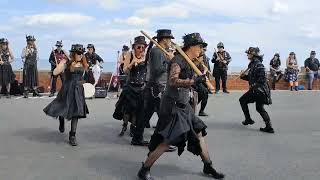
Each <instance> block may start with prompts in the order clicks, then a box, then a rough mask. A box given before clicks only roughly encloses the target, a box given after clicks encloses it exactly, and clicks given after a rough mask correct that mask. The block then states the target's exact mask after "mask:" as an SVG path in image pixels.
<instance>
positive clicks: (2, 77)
mask: <svg viewBox="0 0 320 180" xmlns="http://www.w3.org/2000/svg"><path fill="white" fill-rule="evenodd" d="M15 77H16V76H15V74H14V73H13V70H12V66H11V64H9V63H5V64H3V65H0V85H1V86H6V85H8V84H10V83H13V81H14V80H15Z"/></svg>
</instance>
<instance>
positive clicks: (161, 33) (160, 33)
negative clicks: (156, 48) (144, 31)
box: [157, 29, 174, 39]
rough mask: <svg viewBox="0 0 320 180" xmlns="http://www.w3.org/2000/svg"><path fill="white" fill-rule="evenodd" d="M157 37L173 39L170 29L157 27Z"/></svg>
mask: <svg viewBox="0 0 320 180" xmlns="http://www.w3.org/2000/svg"><path fill="white" fill-rule="evenodd" d="M159 38H170V39H174V37H173V35H172V33H171V30H170V29H159V30H157V39H159Z"/></svg>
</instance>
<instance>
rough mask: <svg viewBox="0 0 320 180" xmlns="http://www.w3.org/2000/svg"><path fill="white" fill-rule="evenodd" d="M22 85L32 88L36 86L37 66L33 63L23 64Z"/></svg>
mask: <svg viewBox="0 0 320 180" xmlns="http://www.w3.org/2000/svg"><path fill="white" fill-rule="evenodd" d="M23 84H24V87H28V88H34V87H37V86H38V68H37V65H36V64H34V63H30V64H28V63H25V64H24V66H23Z"/></svg>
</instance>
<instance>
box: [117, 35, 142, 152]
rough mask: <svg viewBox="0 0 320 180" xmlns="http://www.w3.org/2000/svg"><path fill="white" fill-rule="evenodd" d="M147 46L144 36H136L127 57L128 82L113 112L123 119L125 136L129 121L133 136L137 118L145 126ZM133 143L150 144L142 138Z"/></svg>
mask: <svg viewBox="0 0 320 180" xmlns="http://www.w3.org/2000/svg"><path fill="white" fill-rule="evenodd" d="M146 47H147V42H146V40H145V37H144V36H138V37H135V39H134V44H133V45H132V49H133V50H132V52H130V53H128V54H127V56H126V57H125V62H124V72H125V73H127V74H128V77H127V82H126V84H125V85H124V87H123V90H122V92H121V95H120V97H119V100H118V102H117V104H116V109H115V112H114V113H113V117H114V118H115V119H118V120H123V127H122V130H121V132H120V134H119V135H120V136H123V135H124V132H125V131H126V130H127V125H128V122H131V125H130V135H131V136H133V135H134V134H137V132H135V131H136V130H137V129H136V128H135V127H136V120H137V119H139V123H142V122H143V127H142V130H143V128H144V119H143V115H144V113H143V110H144V109H143V102H144V99H143V92H144V85H145V78H146V65H145V49H146ZM141 120H142V121H141ZM139 127H140V125H139ZM138 130H140V129H138ZM131 144H132V145H139V146H145V145H148V142H147V141H144V140H142V139H139V140H136V139H133V140H132V142H131Z"/></svg>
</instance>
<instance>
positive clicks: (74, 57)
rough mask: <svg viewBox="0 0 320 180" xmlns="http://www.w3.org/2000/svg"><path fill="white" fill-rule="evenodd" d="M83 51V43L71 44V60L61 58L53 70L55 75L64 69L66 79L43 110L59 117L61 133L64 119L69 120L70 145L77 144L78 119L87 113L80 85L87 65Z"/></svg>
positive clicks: (84, 116)
mask: <svg viewBox="0 0 320 180" xmlns="http://www.w3.org/2000/svg"><path fill="white" fill-rule="evenodd" d="M84 51H85V50H84V48H83V45H81V44H75V45H72V47H71V50H70V58H71V60H70V61H66V60H62V61H61V62H60V64H59V65H58V66H57V68H56V69H55V70H54V74H55V75H57V74H60V73H62V72H63V71H64V73H65V78H66V79H65V82H64V83H63V85H62V87H61V90H60V91H59V93H58V95H57V98H56V99H54V100H53V101H52V102H51V103H50V104H49V105H48V106H47V107H46V108H44V110H43V111H44V112H45V113H46V114H47V115H49V116H51V117H54V118H59V121H60V124H59V130H60V132H61V133H63V132H64V119H67V120H71V131H70V133H69V142H70V145H72V146H77V140H76V136H75V135H76V129H77V124H78V119H80V118H86V116H87V114H89V111H88V107H87V104H86V101H85V97H84V89H83V86H82V84H83V83H84V78H83V77H84V74H85V71H87V70H88V67H89V66H88V63H87V60H86V58H85V57H84V55H83V53H84Z"/></svg>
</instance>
